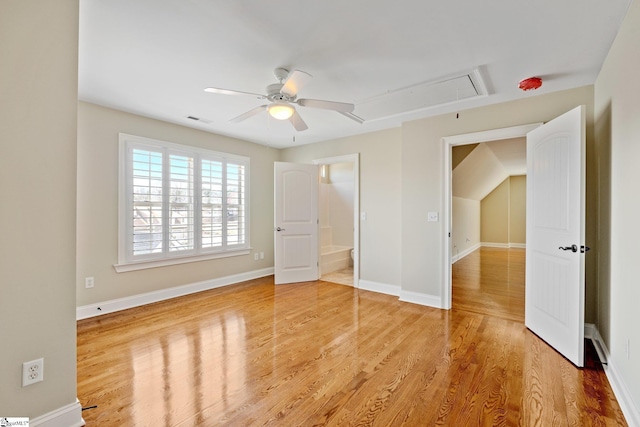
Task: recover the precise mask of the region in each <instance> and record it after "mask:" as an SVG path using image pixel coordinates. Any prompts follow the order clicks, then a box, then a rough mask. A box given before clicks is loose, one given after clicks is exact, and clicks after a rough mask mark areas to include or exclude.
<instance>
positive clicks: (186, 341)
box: [78, 277, 626, 426]
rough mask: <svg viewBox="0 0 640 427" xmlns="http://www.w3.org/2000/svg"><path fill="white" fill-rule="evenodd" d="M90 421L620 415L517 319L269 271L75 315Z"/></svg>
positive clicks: (530, 419)
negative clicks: (285, 280)
mask: <svg viewBox="0 0 640 427" xmlns="http://www.w3.org/2000/svg"><path fill="white" fill-rule="evenodd" d="M78 396H79V399H80V401H81V403H82V405H83V406H84V407H89V406H93V405H96V406H97V407H96V408H93V409H87V410H85V411H83V417H84V419H85V420H86V422H87V425H88V426H217V425H230V426H246V425H278V426H280V425H282V426H320V425H332V426H333V425H350V426H351V425H352V426H369V425H381V426H386V425H390V426H400V425H405V426H433V425H443V426H516V425H521V426H590V425H594V426H595V425H602V426H605V425H606V426H612V425H616V426H617V425H626V424H625V421H624V418H623V416H622V413H621V411H620V408H619V406H618V404H617V402H616V400H615V398H614V396H613V393H612V391H611V388H610V386H609V384H608V382H607V379H606V377H605V375H604V372H603V371H602V369H601V368H600V367H599V365H597V364H594V363H593V362H591V363H589V366H588V367H587V368H584V369H581V370H580V369H576V368H574V367H573V366H572V365H571V364H570V363H569V362H568V361H566V360H565V359H564V358H562V357H561V356H559V355H558V354H557V353H556V352H555V351H553V350H552V349H551V348H549V347H548V346H547V345H546V344H545V343H544V342H542V341H541V340H540V339H538V338H537V337H536V336H535V335H534V334H532V333H531V332H529V331H528V330H527V329H526V328H525V327H524V325H523V324H522V323H521V322H517V321H512V320H509V319H505V318H500V317H495V316H489V315H485V314H482V313H477V312H472V311H468V310H462V309H453V310H450V311H443V310H438V309H433V308H429V307H424V306H420V305H414V304H410V303H404V302H400V301H398V299H397V298H396V297H393V296H389V295H383V294H378V293H373V292H368V291H362V290H359V289H356V288H352V287H348V286H344V285H338V284H333V283H328V282H322V281H318V282H311V283H301V284H292V285H278V286H274V284H273V278H272V277H268V278H264V279H259V280H253V281H250V282H246V283H242V284H238V285H233V286H229V287H225V288H220V289H215V290H211V291H207V292H202V293H199V294H194V295H190V296H186V297H181V298H176V299H173V300H170V301H165V302H161V303H156V304H153V305H149V306H144V307H139V308H135V309H131V310H126V311H123V312H120V313H114V314H109V315H104V316H101V317H98V318H94V319H87V320H82V321H79V322H78Z"/></svg>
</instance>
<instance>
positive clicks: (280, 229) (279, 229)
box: [276, 227, 285, 231]
mask: <svg viewBox="0 0 640 427" xmlns="http://www.w3.org/2000/svg"><path fill="white" fill-rule="evenodd" d="M276 231H285V230H284V228H280V227H278V228H276Z"/></svg>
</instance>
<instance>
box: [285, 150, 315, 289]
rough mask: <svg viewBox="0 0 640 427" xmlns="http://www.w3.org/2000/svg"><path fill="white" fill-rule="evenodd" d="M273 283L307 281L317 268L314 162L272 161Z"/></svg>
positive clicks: (313, 275)
mask: <svg viewBox="0 0 640 427" xmlns="http://www.w3.org/2000/svg"><path fill="white" fill-rule="evenodd" d="M274 170H275V194H274V198H275V200H274V205H275V214H274V221H275V224H274V242H275V243H274V244H275V283H276V284H282V283H293V282H308V281H312V280H317V279H318V278H319V269H318V165H307V164H296V163H283V162H276V163H275V168H274Z"/></svg>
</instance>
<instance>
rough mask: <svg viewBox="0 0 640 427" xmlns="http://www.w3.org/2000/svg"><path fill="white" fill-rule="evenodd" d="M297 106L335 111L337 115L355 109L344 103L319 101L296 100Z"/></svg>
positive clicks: (351, 105)
mask: <svg viewBox="0 0 640 427" xmlns="http://www.w3.org/2000/svg"><path fill="white" fill-rule="evenodd" d="M296 102H297V103H298V105H301V106H303V107H310V108H322V109H324V110H332V111H337V112H339V113H351V112H352V111H353V109H354V108H355V107H354V105H353V104H347V103H345V102H333V101H323V100H320V99H298V100H297V101H296Z"/></svg>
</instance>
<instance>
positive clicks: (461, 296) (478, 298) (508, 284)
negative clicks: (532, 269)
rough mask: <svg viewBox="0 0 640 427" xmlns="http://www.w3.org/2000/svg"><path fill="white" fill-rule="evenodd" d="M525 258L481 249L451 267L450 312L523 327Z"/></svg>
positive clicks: (519, 253) (520, 253)
mask: <svg viewBox="0 0 640 427" xmlns="http://www.w3.org/2000/svg"><path fill="white" fill-rule="evenodd" d="M525 254H526V250H525V249H514V248H512V249H503V248H484V247H483V248H480V249H477V250H475V251H473V252H472V253H470V254H469V255H467V256H466V257H464V258H462V259H461V260H459V261H458V262H456V263H455V264H453V265H452V266H451V281H452V294H451V304H452V306H453V308H455V309H460V310H465V311H472V312H474V313H479V314H487V315H490V316H494V317H501V318H504V319H510V320H515V321H518V322H523V323H524V291H525V289H524V279H525Z"/></svg>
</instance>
